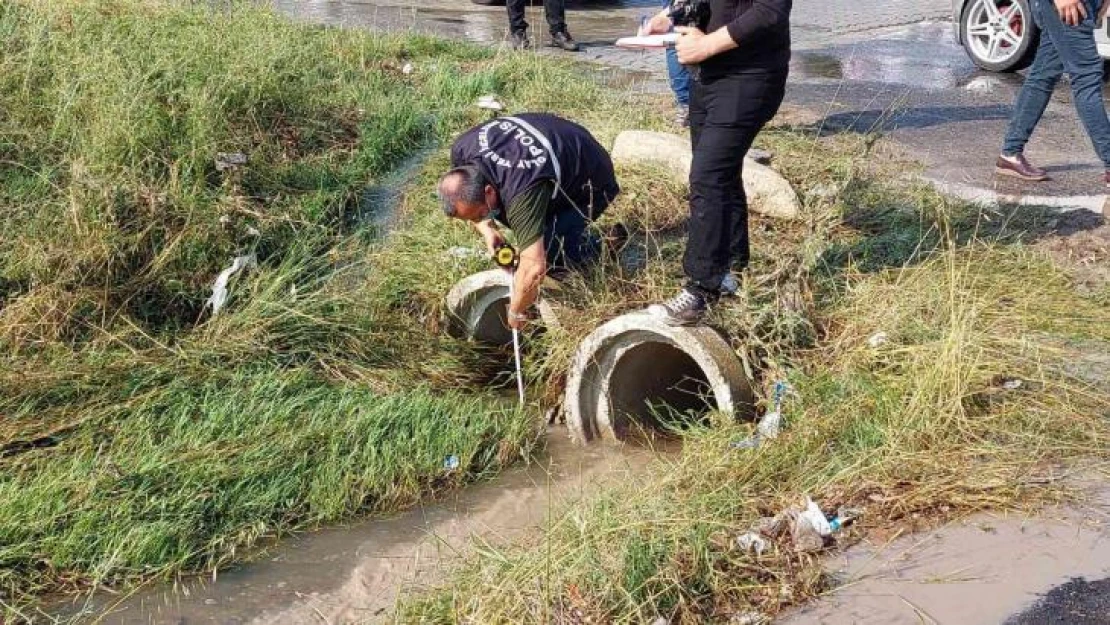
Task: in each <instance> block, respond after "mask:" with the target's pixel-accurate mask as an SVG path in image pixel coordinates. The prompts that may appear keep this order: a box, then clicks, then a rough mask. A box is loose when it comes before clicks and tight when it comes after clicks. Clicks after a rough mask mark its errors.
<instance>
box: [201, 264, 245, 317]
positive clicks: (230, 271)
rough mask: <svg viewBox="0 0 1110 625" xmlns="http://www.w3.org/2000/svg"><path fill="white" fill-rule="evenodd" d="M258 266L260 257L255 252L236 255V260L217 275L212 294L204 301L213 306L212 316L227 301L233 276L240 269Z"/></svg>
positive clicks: (206, 304) (216, 313)
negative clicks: (228, 284)
mask: <svg viewBox="0 0 1110 625" xmlns="http://www.w3.org/2000/svg"><path fill="white" fill-rule="evenodd" d="M257 266H258V259H257V258H255V256H254V254H248V255H246V256H236V257H235V260H233V261H232V262H231V266H230V267H227V268H226V269H224V270H223V271H221V272H220V275H218V276H216V281H215V282H213V283H212V296H211V297H209V298H208V301H207V302H205V303H204V305H205V306H210V307H211V308H212V316H213V317H215V316H216V315H218V314H219V313H220V309H222V308H223V307H224V304H225V303H227V283H228V281H230V280H231V276H233V275H235V274H236V273H238V272H239V271H241V270H243V269H247V268H253V267H257Z"/></svg>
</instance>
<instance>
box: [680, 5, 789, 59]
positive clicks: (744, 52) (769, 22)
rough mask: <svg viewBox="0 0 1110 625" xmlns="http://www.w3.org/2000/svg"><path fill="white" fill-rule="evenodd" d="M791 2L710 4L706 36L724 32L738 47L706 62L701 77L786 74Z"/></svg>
mask: <svg viewBox="0 0 1110 625" xmlns="http://www.w3.org/2000/svg"><path fill="white" fill-rule="evenodd" d="M791 4H792V0H710V2H709V6H710V9H711V10H710V16H709V26H708V28H707V29H706V32H707V33H711V32H714V31H716V30H717V29H719V28H722V27H724V28H727V29H728V34H729V35H730V36H731V37H732V40H733V41H735V42H736V43H737V45H738V46H739V47H737V48H736V49H735V50H729V51H728V52H722V53H721V54H718V55H716V56H714V57H711V58H709V59H706V60H705V61H704V62H703V63H702V65H701V68H702V69H701V71H702V76H704V77H706V78H711V77H713V76H720V75H725V74H737V73H750V72H760V73H764V72H772V73H779V72H781V73H786V71H787V68H788V66H789V64H790V8H791Z"/></svg>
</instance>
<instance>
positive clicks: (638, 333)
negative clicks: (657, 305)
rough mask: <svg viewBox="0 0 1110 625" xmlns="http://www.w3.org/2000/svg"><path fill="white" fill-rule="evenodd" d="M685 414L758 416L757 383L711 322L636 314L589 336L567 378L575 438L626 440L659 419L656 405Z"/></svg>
mask: <svg viewBox="0 0 1110 625" xmlns="http://www.w3.org/2000/svg"><path fill="white" fill-rule="evenodd" d="M660 405H664V406H666V407H667V408H668V409H670V410H673V411H677V412H679V413H688V412H689V411H694V412H695V413H697V414H707V413H708V412H710V411H711V410H718V411H720V412H722V413H725V414H730V415H734V416H736V417H750V416H752V415H754V405H753V403H752V391H751V384H750V382H749V380H748V377H747V375H746V374H745V373H744V368H743V366H742V365H741V364H740V360H739V358H738V357H737V356H736V353H735V352H733V351H732V348H731V347H729V345H728V343H727V342H726V341H725V340H724V339H723V338H722V337H721V335H720V334H718V333H717V331H716V330H713V329H712V328H708V327H704V326H698V327H691V328H675V327H671V326H668V325H666V324H664V323H663V322H661V321H660V320H658V319H656V318H655V317H653V316H651V315H648V314H647V313H645V312H637V313H632V314H628V315H623V316H621V317H617V318H616V319H613V320H612V321H609V322H608V323H606V324H604V325H602V326H601V327H599V328H598V329H597V330H595V331H594V332H593V333H592V334H590V335H589V336H587V337H586V339H585V340H584V341H582V344H581V345H580V346H579V347H578V351H577V352H576V353H575V356H574V360H573V361H572V363H571V368H570V374H569V376H568V378H567V388H566V399H565V408H566V416H567V426H568V427H569V429H570V431H571V436H572V437H573V438H574V439H575V440H576V441H578V442H579V443H587V442H589V441H592V440H594V439H598V438H601V439H606V440H611V441H622V440H624V439H625V438H627V437H628V436H629V434H631V433H634V432H635V431H636V430H637V429H638V428H639V427H641V426H647V427H653V426H657V425H659V424H658V423H657V422H656V421H657V414H658V412H659V411H658V408H656V407H657V406H660Z"/></svg>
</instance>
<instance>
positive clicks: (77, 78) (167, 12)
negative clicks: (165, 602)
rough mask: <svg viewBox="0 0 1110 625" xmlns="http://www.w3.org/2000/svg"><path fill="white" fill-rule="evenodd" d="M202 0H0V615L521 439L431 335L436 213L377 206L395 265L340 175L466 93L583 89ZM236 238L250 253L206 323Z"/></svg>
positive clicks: (516, 67)
mask: <svg viewBox="0 0 1110 625" xmlns="http://www.w3.org/2000/svg"><path fill="white" fill-rule="evenodd" d="M205 5H206V3H177V2H158V1H143V0H116V1H112V2H98V3H87V2H77V1H70V0H50V1H48V2H38V1H17V2H6V3H3V4H2V5H0V47H2V48H3V50H4V54H3V55H2V56H0V206H2V207H3V209H2V210H0V229H2V231H3V233H4V235H3V237H0V493H2V496H0V606H3V607H2V608H0V615H2V614H5V612H6V613H7V615H6V616H0V620H4V619H5V618H12V619H16V618H18V617H19V616H20V615H26V614H28V613H29V611H30V610H33V609H35V605H36V603H37V602H38V601H39V600H40V599H41V597H43V596H44V595H45V594H47V593H51V592H56V591H64V592H74V591H83V590H87V589H89V588H90V587H95V586H100V585H112V586H116V587H121V588H122V587H127V586H128V585H130V584H133V583H141V582H145V581H147V580H150V579H156V578H168V577H172V576H174V575H177V574H182V573H186V574H187V573H192V572H202V571H209V570H212V569H215V568H219V567H222V566H225V565H227V564H228V563H230V562H233V561H236V560H239V559H242V558H243V557H246V556H247V555H248V554H249V553H250V552H251V550H252V548H253V547H254V546H255V545H257V544H258V542H259V540H260V539H263V538H265V537H272V536H278V535H281V534H284V533H287V532H289V531H291V530H294V529H297V528H305V527H313V526H316V525H319V524H322V523H328V522H335V521H338V520H342V519H344V518H349V517H350V516H352V515H356V514H365V513H371V512H377V511H386V510H394V509H398V508H403V507H405V506H410V505H412V504H414V503H415V502H417V501H419V500H421V499H423V498H427V497H434V496H435V495H436V494H437V493H440V492H442V491H444V490H446V489H450V488H454V487H457V486H458V485H460V484H463V483H465V482H468V481H472V480H475V479H480V478H482V477H484V476H487V475H489V474H491V473H493V472H495V471H497V470H498V469H500V468H502V467H504V466H505V465H507V464H509V463H511V462H513V461H514V460H519V459H521V458H525V457H527V456H528V455H529V454H530V450H531V449H532V448H533V446H534V444H535V443H536V441H537V438H538V430H537V427H536V423H535V415H533V414H528V413H525V412H524V411H518V410H515V409H512V410H509V409H505V408H504V405H503V402H501V401H500V399H499V398H498V396H497V392H496V391H494V392H485V391H487V390H488V386H489V380H490V378H491V376H492V375H494V374H496V373H497V372H498V371H499V369H500V368H501V365H502V363H501V362H500V361H501V360H502V358H501V356H500V355H496V354H495V355H493V357H491V354H489V353H486V352H483V351H481V350H479V349H477V348H475V347H474V346H472V345H469V344H466V343H463V342H459V341H455V340H453V339H451V338H449V337H446V336H444V335H443V333H442V332H440V331H439V329H440V321H441V312H442V311H441V308H442V304H441V303H440V300H441V298H442V296H443V293H444V292H445V291H446V289H445V288H444V286H443V285H445V284H450V282H451V281H453V280H455V279H457V278H458V277H461V275H462V273H463V272H464V271H465V270H466V268H465V267H458V266H451V265H448V264H443V263H440V261H439V260H437V259H438V256H433V252H432V251H433V250H434V252H435V253H436V254H438V253H439V251H441V250H442V249H443V248H442V247H441V244H442V243H443V242H445V241H446V240H448V239H452V238H455V239H458V238H459V237H461V236H462V231H460V230H458V229H457V228H455V229H452V228H449V227H445V224H444V222H443V219H442V216H438V215H437V213H438V210H435V209H433V212H432V213H431V215H437V216H438V219H435V220H433V219H431V218H430V217H429V216H428V215H407V216H405V217H404V218H403V219H402V220H401V221H402V224H401V227H402V228H403V227H405V224H406V222H414V223H417V224H418V225H420V226H421V227H422V228H426V231H425V232H424V233H423V234H422V235H420V236H423V237H424V239H425V241H427V242H428V243H427V245H426V247H425V248H424V249H423V250H421V252H420V253H419V254H418V255H416V256H417V258H416V261H415V263H411V262H410V259H409V258H408V257H409V256H412V255H413V254H412V252H411V250H409V249H408V247H407V246H408V243H407V242H406V240H405V236H406V235H405V234H404V233H400V234H399V235H398V236H397V237H385V238H382V237H381V236H380V235H381V234H382V233H380V232H375V231H374V228H372V227H371V226H370V225H368V224H369V222H367V221H366V219H367V217H368V216H369V215H370V213H372V212H373V211H375V210H381V208H382V207H377V206H371V205H368V204H367V203H365V201H364V197H365V195H366V193H367V190H368V189H371V188H373V187H375V186H378V185H381V184H386V183H388V182H389V180H390V178H389V174H390V173H391V172H392V171H393V170H394V169H395V168H396V167H398V166H399V165H400V164H402V163H404V162H406V161H408V160H409V159H410V158H411V157H412V156H413V155H414V154H418V153H419V152H420V151H421V150H425V149H427V148H428V147H433V146H436V145H438V144H439V143H441V142H442V141H443V140H444V139H446V138H448V137H449V136H450V135H451V134H452V133H454V132H456V131H458V130H460V129H462V128H463V127H465V126H467V125H469V124H473V123H476V122H477V121H479V120H481V119H484V118H485V116H486V113H485V112H483V111H480V110H478V109H477V108H476V107H474V106H473V103H474V101H475V100H476V99H477V97H478V96H479V95H482V94H485V93H497V94H499V96H500V97H501V98H503V99H504V100H506V101H508V102H510V103H512V105H513V106H515V107H520V108H533V109H545V108H548V107H549V106H550V105H551V104H552V103H553V102H556V101H557V100H558V99H559V98H560V97H563V96H564V95H565V94H566V93H568V90H569V93H571V94H572V95H573V96H574V98H575V99H576V101H578V102H580V103H581V106H583V107H584V108H590V107H592V106H593V105H594V104H595V103H597V102H598V98H599V95H600V90H599V89H597V87H596V86H594V85H593V84H592V83H589V82H586V81H575V80H572V77H574V76H575V75H576V73H575V70H574V69H573V68H570V67H569V66H567V65H563V64H552V63H550V62H547V61H541V60H540V59H538V58H537V57H535V56H534V55H508V56H504V55H499V54H497V53H496V51H493V50H487V49H481V48H478V47H474V46H469V45H461V44H454V43H449V42H444V41H437V40H433V39H430V38H424V37H419V36H375V35H371V34H368V33H362V32H354V31H341V30H336V29H329V28H319V27H315V26H309V25H298V24H294V23H293V22H291V21H289V20H287V19H284V18H282V17H280V16H277V15H276V14H273V13H271V12H269V11H266V10H263V9H259V8H257V7H256V6H255V3H249V2H238V3H222V4H221V6H220V8H218V9H210V8H207V7H206V6H205ZM406 63H411V64H412V65H413V67H414V68H415V71H414V72H412V73H411V74H405V73H404V72H403V71H402V67H403V66H404V65H405V64H406ZM568 85H570V86H569V87H568ZM603 114H604V113H603V112H601V111H598V112H596V113H595V115H603ZM220 152H241V153H243V154H246V155H247V157H248V163H247V164H246V165H244V166H242V167H239V168H237V169H234V170H230V171H220V170H219V169H218V168H217V167H216V156H217V154H218V153H220ZM241 254H254V255H256V257H257V259H258V266H257V268H255V269H252V270H250V271H247V272H245V273H242V274H240V275H237V276H236V277H235V278H234V279H233V280H232V281H231V284H230V289H229V290H230V297H229V300H228V304H227V306H226V308H225V309H224V310H223V311H222V313H221V314H220V315H219V316H217V317H213V316H212V315H211V312H210V311H209V310H208V309H206V308H205V305H204V303H205V301H206V299H207V298H208V296H209V294H210V288H211V284H212V282H213V280H214V279H215V277H216V275H217V274H218V273H219V272H220V270H221V269H222V268H223V267H226V266H227V265H229V264H230V261H231V258H232V257H234V256H236V255H241ZM436 265H442V267H441V268H440V269H439V270H438V271H425V270H426V269H427V268H428V267H429V266H436ZM452 455H453V456H457V457H458V458H459V460H460V463H461V464H460V466H459V468H458V469H455V470H448V469H445V468H444V462H445V459H446V458H447V457H448V456H452Z"/></svg>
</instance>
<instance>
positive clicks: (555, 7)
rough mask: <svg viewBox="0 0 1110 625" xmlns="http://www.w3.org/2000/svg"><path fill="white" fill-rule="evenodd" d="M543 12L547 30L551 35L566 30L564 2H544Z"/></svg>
mask: <svg viewBox="0 0 1110 625" xmlns="http://www.w3.org/2000/svg"><path fill="white" fill-rule="evenodd" d="M543 12H544V15H545V16H546V17H547V28H548V29H549V30H550V31H551V34H552V35H554V34H556V33H561V32H564V31H565V30H566V29H567V7H566V0H544V3H543Z"/></svg>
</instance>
